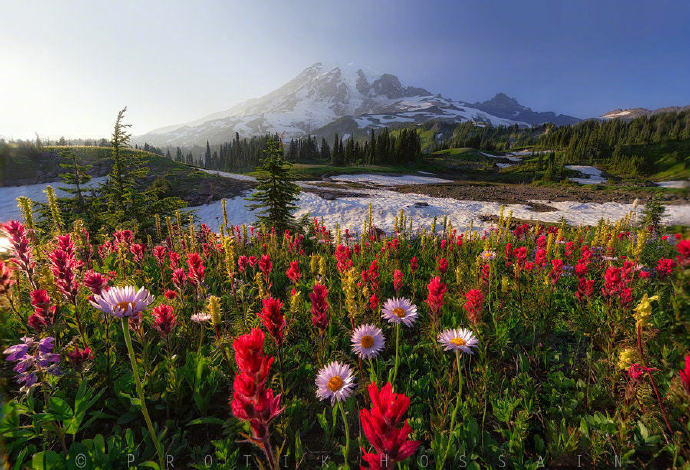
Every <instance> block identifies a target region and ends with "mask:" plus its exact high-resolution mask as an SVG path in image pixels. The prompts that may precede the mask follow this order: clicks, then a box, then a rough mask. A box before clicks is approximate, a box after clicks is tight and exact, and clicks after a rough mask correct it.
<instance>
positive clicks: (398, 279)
mask: <svg viewBox="0 0 690 470" xmlns="http://www.w3.org/2000/svg"><path fill="white" fill-rule="evenodd" d="M402 286H403V273H402V271H400V270H399V269H396V270H395V272H394V273H393V290H395V295H396V296H399V295H400V289H402Z"/></svg>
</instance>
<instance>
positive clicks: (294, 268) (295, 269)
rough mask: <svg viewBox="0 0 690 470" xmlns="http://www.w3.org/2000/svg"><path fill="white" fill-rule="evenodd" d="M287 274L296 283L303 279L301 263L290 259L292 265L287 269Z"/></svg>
mask: <svg viewBox="0 0 690 470" xmlns="http://www.w3.org/2000/svg"><path fill="white" fill-rule="evenodd" d="M285 274H287V277H288V279H290V281H291V282H293V283H295V284H296V283H297V281H299V280H300V279H302V271H301V270H300V268H299V263H298V262H297V261H290V267H289V268H288V270H287V271H285Z"/></svg>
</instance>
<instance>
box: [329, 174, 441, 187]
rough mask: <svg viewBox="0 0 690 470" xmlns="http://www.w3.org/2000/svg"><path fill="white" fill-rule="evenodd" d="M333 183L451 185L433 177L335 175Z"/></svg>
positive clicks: (332, 177) (332, 178)
mask: <svg viewBox="0 0 690 470" xmlns="http://www.w3.org/2000/svg"><path fill="white" fill-rule="evenodd" d="M331 180H333V181H344V182H348V183H364V184H373V185H377V186H401V185H404V184H433V183H452V181H451V180H445V179H443V178H436V177H433V176H417V175H400V176H392V175H373V174H361V175H337V176H331Z"/></svg>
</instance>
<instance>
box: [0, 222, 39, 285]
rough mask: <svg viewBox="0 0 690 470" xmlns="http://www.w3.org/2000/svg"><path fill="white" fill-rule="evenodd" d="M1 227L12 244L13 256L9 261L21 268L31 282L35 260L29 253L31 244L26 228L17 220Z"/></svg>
mask: <svg viewBox="0 0 690 470" xmlns="http://www.w3.org/2000/svg"><path fill="white" fill-rule="evenodd" d="M2 228H3V229H4V230H5V233H7V237H8V239H9V241H10V245H12V251H13V253H14V258H11V259H10V261H11V262H12V263H14V264H15V265H17V267H19V269H20V270H22V271H23V272H24V273H25V274H26V276H27V277H28V278H29V281H30V282H31V281H32V280H33V273H34V267H35V265H36V262H35V261H34V260H33V256H32V255H31V246H30V245H29V236H28V235H29V234H28V231H27V230H26V228H24V226H23V225H22V224H21V222H19V221H17V220H10V221H9V222H7V223H6V224H3V225H2Z"/></svg>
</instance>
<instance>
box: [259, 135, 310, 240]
mask: <svg viewBox="0 0 690 470" xmlns="http://www.w3.org/2000/svg"><path fill="white" fill-rule="evenodd" d="M263 152H264V158H263V160H262V165H261V168H260V171H259V175H258V176H257V178H256V179H257V180H258V183H259V184H258V185H257V188H256V192H255V193H254V194H252V196H250V197H249V198H247V200H248V201H251V203H250V204H248V205H247V207H249V208H250V209H251V210H253V211H256V212H257V219H258V220H259V222H260V223H262V224H264V225H265V226H266V227H267V228H268V227H275V228H276V230H280V231H282V230H285V229H287V228H295V220H294V218H293V217H292V212H293V211H294V210H295V209H296V208H297V206H296V205H295V202H296V201H297V197H298V196H299V192H300V189H299V186H297V185H296V184H295V183H293V182H292V181H291V179H290V169H291V167H292V165H291V164H290V163H289V162H287V161H285V159H284V158H283V149H282V148H281V147H279V146H278V143H277V142H276V140H275V139H269V140H268V142H266V146H265V147H264V151H263Z"/></svg>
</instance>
